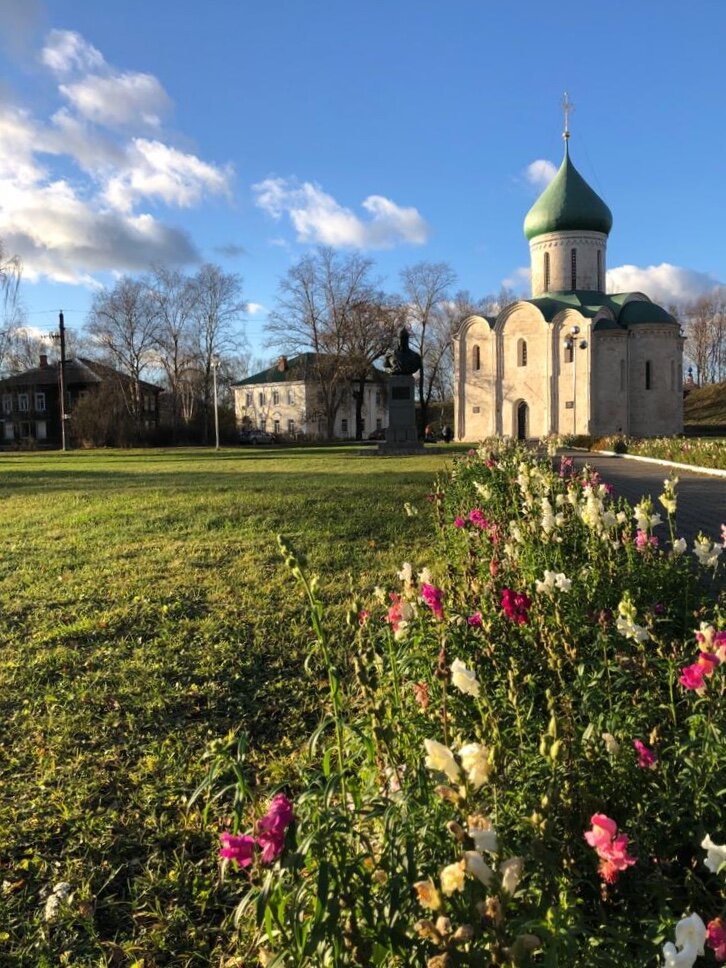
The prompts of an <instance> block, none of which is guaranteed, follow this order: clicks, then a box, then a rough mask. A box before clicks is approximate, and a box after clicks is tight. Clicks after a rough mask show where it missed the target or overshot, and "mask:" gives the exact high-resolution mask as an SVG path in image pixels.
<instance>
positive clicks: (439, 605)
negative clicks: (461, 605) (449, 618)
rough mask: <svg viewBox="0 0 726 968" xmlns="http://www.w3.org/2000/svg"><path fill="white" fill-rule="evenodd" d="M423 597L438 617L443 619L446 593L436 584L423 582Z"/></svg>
mask: <svg viewBox="0 0 726 968" xmlns="http://www.w3.org/2000/svg"><path fill="white" fill-rule="evenodd" d="M421 598H423V600H424V601H425V602H426V604H427V605H428V607H429V608H430V609H431V611H432V612H433V613H434V615H435V616H436V618H437V619H438V620H439V621H441V619H443V617H444V606H443V600H444V593H443V591H442V590H441V589H440V588H437V587H436V585H429V584H428V582H422V583H421Z"/></svg>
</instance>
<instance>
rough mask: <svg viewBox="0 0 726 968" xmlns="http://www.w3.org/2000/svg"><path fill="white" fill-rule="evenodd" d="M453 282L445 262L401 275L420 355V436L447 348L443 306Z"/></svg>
mask: <svg viewBox="0 0 726 968" xmlns="http://www.w3.org/2000/svg"><path fill="white" fill-rule="evenodd" d="M455 280H456V273H455V272H454V270H453V269H452V268H451V266H450V265H449V264H448V263H447V262H418V263H417V264H416V265H414V266H410V267H408V268H406V269H403V271H402V272H401V281H402V283H403V294H404V300H405V302H406V308H407V318H408V322H409V326H410V328H411V331H412V335H413V343H414V346H415V347H416V349H417V350H418V352H419V353H420V354H421V368H420V370H419V372H418V398H419V407H420V420H421V426H420V432H421V434H422V435H423V432H424V429H425V427H426V426H427V424H428V411H429V404H430V402H431V399H432V397H433V394H434V390H435V388H436V386H437V381H438V374H439V370H440V368H441V367H442V365H443V364H444V361H445V359H446V355H447V353H448V352H449V347H450V344H451V337H452V333H451V323H450V319H449V318H448V317H447V314H446V311H445V306H446V303H447V302H448V300H449V290H450V288H451V286H453V284H454V282H455Z"/></svg>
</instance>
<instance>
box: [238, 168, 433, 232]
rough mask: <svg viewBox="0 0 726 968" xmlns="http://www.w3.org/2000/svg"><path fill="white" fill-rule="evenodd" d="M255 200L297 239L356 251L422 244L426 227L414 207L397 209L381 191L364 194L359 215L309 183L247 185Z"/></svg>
mask: <svg viewBox="0 0 726 968" xmlns="http://www.w3.org/2000/svg"><path fill="white" fill-rule="evenodd" d="M252 190H253V191H254V193H255V196H256V198H255V204H256V205H257V206H258V207H259V208H261V209H263V211H265V212H267V214H268V215H271V216H272V218H274V219H280V218H282V216H283V215H287V216H288V217H289V218H290V221H291V222H292V225H293V227H294V229H295V231H296V233H297V239H298V241H299V242H312V243H321V244H323V245H331V246H336V247H337V246H343V247H350V248H357V249H388V248H391V247H393V246H394V245H398V244H400V243H409V244H413V245H423V243H424V242H426V240H427V239H428V236H429V227H428V225H427V224H426V222H425V220H424V219H423V218H422V216H421V215H420V213H419V212H418V210H417V209H415V208H402V207H401V206H399V205H396V203H395V202H392V201H391V200H390V199H388V198H384V197H383V196H382V195H369V196H368V197H367V198H366V199H364V201H363V203H362V207H363V208H364V209H365V210H366V212H368V213H369V215H370V218H368V219H362V218H360V217H359V216H358V215H356V214H355V213H354V212H352V211H351V210H350V209H348V208H344V207H343V206H342V205H340V204H339V203H338V202H337V201H336V200H335V199H334V198H333V196H332V195H328V194H327V192H324V191H323V190H322V188H321V187H320V186H319V185H315V184H314V183H312V182H303V183H302V184H300V183H298V182H297V181H296V180H294V179H289V178H287V179H286V178H267V179H265V180H264V181H262V182H259V183H258V184H256V185H253V186H252Z"/></svg>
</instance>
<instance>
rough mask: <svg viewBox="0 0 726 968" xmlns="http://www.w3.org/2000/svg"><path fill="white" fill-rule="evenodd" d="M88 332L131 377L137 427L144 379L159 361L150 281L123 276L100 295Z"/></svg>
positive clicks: (130, 394) (129, 404)
mask: <svg viewBox="0 0 726 968" xmlns="http://www.w3.org/2000/svg"><path fill="white" fill-rule="evenodd" d="M86 329H87V331H88V333H89V335H90V336H91V337H92V339H93V341H94V343H95V345H96V346H97V347H98V348H99V349H100V350H101V351H102V352H103V353H104V354H105V356H106V357H107V359H108V360H109V362H110V363H111V364H112V365H113V366H115V367H116V368H117V369H118V370H120V371H121V372H122V373H125V374H126V375H127V376H129V377H131V382H130V383H129V384H128V390H127V391H126V406H127V407H128V410H129V413H130V414H131V415H132V417H133V418H134V422H135V424H136V426H137V428H140V426H141V421H142V419H143V395H142V393H141V377H142V374H143V373H144V372H145V370H146V369H147V368H148V367H149V366H150V365H151V364H152V362H154V361H155V360H156V356H155V351H156V347H157V346H158V343H159V329H158V314H157V311H156V306H155V305H154V302H153V300H152V299H151V296H150V292H149V285H148V282H147V281H145V280H142V279H132V278H130V277H129V276H124V277H123V278H122V279H119V281H118V282H117V283H116V285H115V286H114V287H113V289H104V290H102V291H101V292H99V293H97V295H96V297H95V298H94V300H93V303H92V305H91V311H90V314H89V317H88V322H87V325H86Z"/></svg>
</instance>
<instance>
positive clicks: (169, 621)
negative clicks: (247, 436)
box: [0, 447, 447, 968]
mask: <svg viewBox="0 0 726 968" xmlns="http://www.w3.org/2000/svg"><path fill="white" fill-rule="evenodd" d="M446 462H447V456H446V455H439V454H436V455H431V454H429V455H427V456H424V457H418V458H407V459H405V460H391V459H387V460H379V459H376V458H373V457H359V456H358V452H357V450H356V449H355V448H348V449H346V448H342V447H341V448H336V449H324V450H322V449H321V450H314V449H312V450H286V451H269V450H253V451H248V452H240V451H238V450H234V451H222V452H220V453H219V454H215V453H214V452H208V451H170V452H146V453H133V452H98V453H72V454H69V455H61V454H57V453H54V454H47V455H36V454H32V455H3V456H2V457H0V500H1V501H2V511H3V514H2V519H3V537H2V544H1V545H0V643H1V644H0V724H1V726H0V729H1V733H2V735H1V745H0V882H3V890H2V891H0V963H2V964H12V965H18V966H25V965H27V966H33V968H37V966H42V965H56V964H69V965H76V966H80V965H89V966H90V965H94V966H95V965H99V966H100V965H106V964H109V965H116V964H117V965H127V964H128V965H131V964H136V965H138V966H141V965H143V966H144V968H152V966H156V965H172V964H173V965H175V966H183V965H191V964H204V965H206V964H209V963H224V961H223V954H224V952H225V951H231V950H232V949H231V947H230V939H231V935H232V931H231V928H230V927H229V926H228V925H227V926H225V927H224V928H222V930H220V927H221V926H222V924H223V920H224V917H225V916H226V915H227V914H228V913H229V911H230V899H229V896H228V894H227V893H226V889H225V887H224V885H220V883H219V881H218V870H217V863H216V857H215V851H216V846H217V837H216V830H217V828H216V823H217V821H218V818H217V817H216V816H215V814H214V811H212V813H211V814H210V817H209V821H208V823H206V824H205V822H204V820H203V818H202V816H201V814H200V812H199V810H198V809H196V808H195V809H194V810H192V811H188V810H187V808H186V805H185V804H186V798H187V797H188V795H189V794H190V792H191V791H192V790H193V789H194V787H195V786H196V785H197V783H198V782H199V781H200V779H201V778H202V776H203V775H204V769H205V765H204V763H203V762H202V754H203V753H204V750H205V748H206V747H207V744H208V743H209V742H210V741H212V740H214V739H215V738H218V737H224V736H225V735H226V734H227V733H228V732H229V731H231V730H236V731H241V732H244V733H246V734H247V736H248V737H249V743H250V764H251V769H252V771H253V772H254V774H255V775H256V780H257V783H258V784H261V785H265V784H274V783H276V782H280V781H284V780H286V779H289V777H291V776H292V775H293V774H294V764H295V763H296V762H297V760H298V753H299V750H300V748H301V745H302V744H304V742H305V740H306V739H307V737H308V735H309V733H310V731H311V729H313V728H314V726H315V725H316V723H317V722H318V720H319V717H320V714H321V706H322V704H323V703H324V702H325V695H326V691H325V688H324V685H325V684H324V683H323V682H322V681H320V678H321V677H320V675H318V672H317V671H316V670H315V668H314V667H313V670H312V673H311V674H307V673H306V672H305V670H304V668H303V664H304V662H305V659H306V657H307V655H308V652H309V649H310V646H311V633H310V631H309V627H308V622H307V617H306V615H305V614H304V613H303V610H302V603H301V599H300V595H299V591H298V589H297V588H296V587H295V586H294V585H293V583H292V582H291V580H290V578H289V576H288V574H287V572H286V570H285V568H284V566H283V564H282V562H281V561H280V559H279V557H278V550H277V545H276V541H275V535H276V533H278V532H281V531H282V532H284V533H286V534H287V535H288V536H289V537H291V538H292V540H293V541H294V543H295V545H296V546H297V547H298V548H299V549H300V550H301V551H303V552H305V554H306V555H307V556H308V558H309V561H310V566H311V569H312V570H313V571H316V572H318V573H320V575H321V579H322V585H323V589H324V594H325V597H326V598H328V599H329V600H331V601H332V602H334V603H337V605H338V608H337V612H336V611H335V610H334V614H337V616H338V620H339V621H341V623H342V607H340V606H342V603H343V602H344V601H345V599H346V596H347V593H348V589H347V587H345V585H344V583H343V576H345V575H346V574H347V573H352V574H353V575H354V587H355V588H356V589H360V588H365V587H368V588H370V587H372V586H373V585H375V584H376V583H378V582H379V581H380V582H381V583H384V582H385V583H388V584H390V580H391V576H392V574H393V573H394V572H395V571H396V570H397V569H398V568H399V567H400V563H401V562H400V556H401V555H402V554H405V555H406V556H407V557H410V559H411V560H412V561H413V562H414V563H415V564H418V565H423V564H425V563H426V561H427V560H428V547H429V545H430V541H431V537H432V522H431V515H430V514H429V513H427V512H426V510H424V513H422V514H421V515H420V516H418V517H414V518H407V517H406V516H405V514H404V512H403V504H404V502H405V501H410V502H412V503H414V504H416V505H418V506H419V507H421V508H422V509H425V508H427V507H428V506H427V505H426V502H425V496H426V494H427V493H428V492H429V491H430V490H431V486H432V482H433V479H434V476H435V474H436V473H437V471H438V470H440V469H441V468H442V467H443V466H444V465H445V463H446ZM343 641H344V638H343V637H341V642H343ZM60 881H67V882H69V883H70V885H71V888H72V891H73V895H72V898H71V902H70V904H69V905H68V906H67V907H65V908H64V909H63V911H62V913H61V916H60V918H59V919H58V920H57V921H55V922H53V923H52V924H46V923H45V922H44V920H43V910H44V898H45V894H44V892H45V891H46V890H47V889H48V887H49V886H51V885H54V884H57V883H58V882H60ZM3 959H4V960H3ZM230 963H232V962H230Z"/></svg>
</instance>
